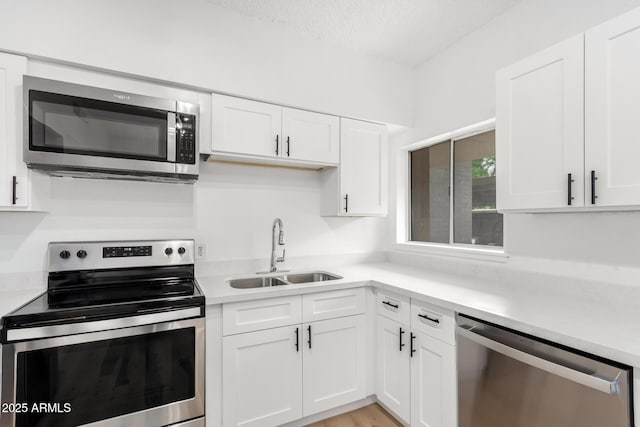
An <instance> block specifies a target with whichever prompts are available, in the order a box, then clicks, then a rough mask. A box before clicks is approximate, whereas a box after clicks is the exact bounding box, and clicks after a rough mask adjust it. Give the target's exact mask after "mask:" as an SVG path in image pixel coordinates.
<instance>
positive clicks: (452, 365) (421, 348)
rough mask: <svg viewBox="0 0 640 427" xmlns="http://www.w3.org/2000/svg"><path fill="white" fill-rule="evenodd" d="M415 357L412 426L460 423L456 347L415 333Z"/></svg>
mask: <svg viewBox="0 0 640 427" xmlns="http://www.w3.org/2000/svg"><path fill="white" fill-rule="evenodd" d="M413 336H415V338H414V339H413V349H414V350H416V351H415V353H413V357H412V359H411V399H412V404H411V425H412V426H423V427H456V426H457V408H458V406H457V403H458V400H457V392H456V387H457V385H456V352H455V347H454V346H452V345H449V344H445V343H443V342H442V341H439V340H437V339H435V338H432V337H429V336H427V335H424V334H422V333H419V332H418V333H416V332H414V333H413Z"/></svg>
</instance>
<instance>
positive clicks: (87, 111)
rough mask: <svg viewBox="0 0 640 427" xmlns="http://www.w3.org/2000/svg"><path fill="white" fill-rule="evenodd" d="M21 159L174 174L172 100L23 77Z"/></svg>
mask: <svg viewBox="0 0 640 427" xmlns="http://www.w3.org/2000/svg"><path fill="white" fill-rule="evenodd" d="M24 102H25V108H26V110H27V111H25V134H26V135H28V141H25V161H26V162H27V163H28V164H31V165H34V166H36V167H38V166H40V167H43V166H45V167H49V168H51V169H55V167H56V166H58V167H65V168H77V169H79V170H86V169H91V170H105V171H109V170H123V171H140V172H156V173H167V174H172V173H175V160H176V136H175V131H176V129H175V126H176V114H175V111H176V101H171V100H165V99H161V98H153V97H147V96H142V95H134V94H124V93H120V92H117V91H112V90H107V89H101V88H94V87H89V86H82V85H76V84H71V83H66V82H59V81H54V80H48V79H40V78H36V77H30V76H25V77H24Z"/></svg>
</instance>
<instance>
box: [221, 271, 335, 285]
mask: <svg viewBox="0 0 640 427" xmlns="http://www.w3.org/2000/svg"><path fill="white" fill-rule="evenodd" d="M338 279H342V277H341V276H338V275H337V274H332V273H327V272H325V271H312V272H309V273H294V274H283V275H281V276H258V277H245V278H238V279H231V280H229V285H231V287H232V288H236V289H253V288H268V287H270V286H283V285H293V284H299V283H314V282H324V281H327V280H338Z"/></svg>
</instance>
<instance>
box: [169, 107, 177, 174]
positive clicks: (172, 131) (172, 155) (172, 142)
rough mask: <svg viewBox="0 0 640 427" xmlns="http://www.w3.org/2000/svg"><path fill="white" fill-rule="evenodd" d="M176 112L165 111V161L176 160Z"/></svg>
mask: <svg viewBox="0 0 640 427" xmlns="http://www.w3.org/2000/svg"><path fill="white" fill-rule="evenodd" d="M176 145H177V142H176V113H167V161H168V162H173V163H175V161H176Z"/></svg>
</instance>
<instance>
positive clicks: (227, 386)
mask: <svg viewBox="0 0 640 427" xmlns="http://www.w3.org/2000/svg"><path fill="white" fill-rule="evenodd" d="M298 334H299V335H298ZM298 340H300V345H302V342H301V340H302V331H301V330H300V325H298V326H287V327H283V328H276V329H269V330H266V331H259V332H250V333H246V334H239V335H232V336H227V337H224V338H223V340H222V343H223V350H222V351H223V359H222V369H223V373H222V390H223V392H222V419H223V425H224V426H225V427H228V426H240V425H241V426H246V427H249V426H251V427H258V426H264V427H272V426H275V425H280V424H284V423H286V422H290V421H293V420H296V419H298V418H301V417H302V351H299V350H297V348H296V347H297V346H296V343H297V342H299V341H298ZM300 350H301V349H300Z"/></svg>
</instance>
